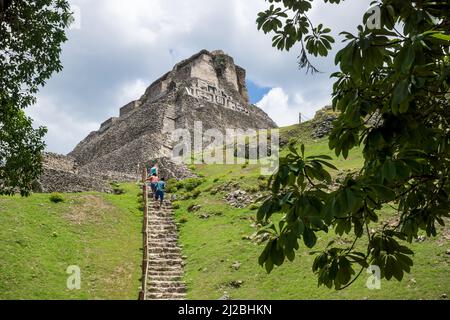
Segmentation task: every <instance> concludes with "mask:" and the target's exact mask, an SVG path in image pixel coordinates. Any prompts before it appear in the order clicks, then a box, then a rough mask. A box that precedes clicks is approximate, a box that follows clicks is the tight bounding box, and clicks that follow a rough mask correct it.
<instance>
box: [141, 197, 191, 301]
mask: <svg viewBox="0 0 450 320" xmlns="http://www.w3.org/2000/svg"><path fill="white" fill-rule="evenodd" d="M148 211H149V216H148V260H149V263H148V270H147V292H145V299H146V300H184V299H185V298H186V285H185V284H184V282H183V266H184V261H183V259H182V254H181V249H180V247H179V246H178V230H177V225H176V224H175V221H174V217H173V209H172V204H171V202H170V201H168V200H166V201H164V203H163V205H162V206H161V208H159V204H156V203H155V201H153V199H152V196H151V195H150V199H149V210H148Z"/></svg>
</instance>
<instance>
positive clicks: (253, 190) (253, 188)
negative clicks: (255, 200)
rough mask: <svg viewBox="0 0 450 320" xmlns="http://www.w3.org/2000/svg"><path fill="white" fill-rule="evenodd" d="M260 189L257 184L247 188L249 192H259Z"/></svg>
mask: <svg viewBox="0 0 450 320" xmlns="http://www.w3.org/2000/svg"><path fill="white" fill-rule="evenodd" d="M259 190H260V189H259V187H257V186H250V187H247V188H246V189H245V191H247V192H248V193H257V192H258V191H259Z"/></svg>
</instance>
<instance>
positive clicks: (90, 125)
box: [26, 95, 100, 153]
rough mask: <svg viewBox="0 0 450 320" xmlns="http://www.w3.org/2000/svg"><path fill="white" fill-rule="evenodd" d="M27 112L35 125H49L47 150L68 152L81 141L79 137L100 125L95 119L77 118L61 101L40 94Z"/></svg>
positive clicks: (46, 139)
mask: <svg viewBox="0 0 450 320" xmlns="http://www.w3.org/2000/svg"><path fill="white" fill-rule="evenodd" d="M26 113H27V115H28V116H30V117H31V118H32V119H33V120H34V122H33V126H34V127H38V126H45V127H47V129H48V133H47V136H46V138H45V141H46V143H47V150H48V151H52V152H57V153H67V150H71V149H73V147H74V146H75V145H76V144H77V143H78V142H80V139H79V137H85V136H87V135H88V134H89V133H90V132H92V131H94V130H98V128H99V126H100V124H99V123H97V122H94V121H85V120H82V119H77V118H76V117H74V116H73V115H72V114H70V112H65V111H64V109H61V104H60V103H58V102H56V101H53V100H52V99H51V98H49V97H46V96H43V95H39V97H38V101H37V104H36V105H35V106H33V107H31V108H29V109H27V112H26Z"/></svg>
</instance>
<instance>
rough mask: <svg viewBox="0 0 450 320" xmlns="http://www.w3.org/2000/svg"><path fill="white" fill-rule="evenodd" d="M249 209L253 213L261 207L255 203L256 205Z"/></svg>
mask: <svg viewBox="0 0 450 320" xmlns="http://www.w3.org/2000/svg"><path fill="white" fill-rule="evenodd" d="M249 209H250V210H252V211H255V210H258V209H259V205H257V204H256V203H254V204H252V205H251V206H250V207H249Z"/></svg>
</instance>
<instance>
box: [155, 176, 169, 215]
mask: <svg viewBox="0 0 450 320" xmlns="http://www.w3.org/2000/svg"><path fill="white" fill-rule="evenodd" d="M165 189H166V182H165V179H164V178H161V180H160V181H159V182H158V183H157V184H156V196H155V200H156V201H158V200H159V201H160V202H159V208H161V207H162V204H163V202H164V192H165Z"/></svg>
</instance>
